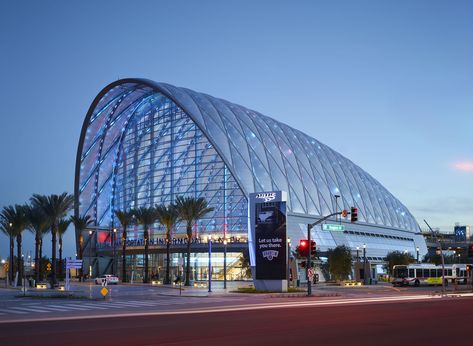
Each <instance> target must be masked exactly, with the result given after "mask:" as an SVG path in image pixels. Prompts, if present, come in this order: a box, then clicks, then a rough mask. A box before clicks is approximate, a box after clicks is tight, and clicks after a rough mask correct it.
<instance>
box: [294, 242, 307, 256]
mask: <svg viewBox="0 0 473 346" xmlns="http://www.w3.org/2000/svg"><path fill="white" fill-rule="evenodd" d="M297 251H298V252H299V255H300V256H301V257H307V255H308V254H309V242H308V241H307V240H305V239H301V240H299V246H298V248H297Z"/></svg>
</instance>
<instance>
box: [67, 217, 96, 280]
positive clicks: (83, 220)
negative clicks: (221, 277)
mask: <svg viewBox="0 0 473 346" xmlns="http://www.w3.org/2000/svg"><path fill="white" fill-rule="evenodd" d="M70 220H71V222H72V223H73V224H74V228H75V229H76V238H78V239H77V240H78V241H79V256H78V257H79V259H80V260H81V259H83V257H84V235H83V234H82V232H84V231H85V230H86V229H87V227H89V225H91V224H92V223H94V220H93V219H92V217H91V216H90V215H85V216H71V218H70ZM82 264H83V263H82ZM83 279H84V269H83V268H82V267H81V268H80V270H79V281H82V280H83Z"/></svg>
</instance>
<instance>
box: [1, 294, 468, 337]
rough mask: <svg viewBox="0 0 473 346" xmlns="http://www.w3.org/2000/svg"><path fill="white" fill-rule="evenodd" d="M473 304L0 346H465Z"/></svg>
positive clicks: (87, 329)
mask: <svg viewBox="0 0 473 346" xmlns="http://www.w3.org/2000/svg"><path fill="white" fill-rule="evenodd" d="M472 312H473V298H442V299H441V298H439V299H435V300H429V301H411V302H409V301H402V302H390V303H370V304H365V303H360V304H352V305H338V306H316V307H314V306H311V307H294V308H277V309H265V310H251V311H226V312H206V313H186V314H170V315H162V316H133V317H115V318H105V319H103V318H102V319H83V320H66V321H61V320H59V321H47V322H44V321H43V322H28V323H9V324H3V325H0V345H5V346H6V345H8V346H10V345H12V346H15V345H30V344H31V345H35V346H39V345H51V346H52V345H61V346H64V345H102V346H105V345H171V344H172V345H176V344H177V345H190V344H192V345H290V344H292V345H293V344H295V343H300V344H305V345H315V344H317V345H319V344H320V345H321V344H325V345H401V344H406V345H416V344H418V345H426V344H430V345H447V344H451V345H453V344H454V345H467V344H471V342H469V340H472V337H471V336H470V334H471V314H472Z"/></svg>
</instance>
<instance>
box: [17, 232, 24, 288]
mask: <svg viewBox="0 0 473 346" xmlns="http://www.w3.org/2000/svg"><path fill="white" fill-rule="evenodd" d="M22 269H23V266H22V258H21V234H18V235H17V236H16V271H17V272H18V282H17V285H18V286H21V284H22V277H23V276H22V272H23V270H22Z"/></svg>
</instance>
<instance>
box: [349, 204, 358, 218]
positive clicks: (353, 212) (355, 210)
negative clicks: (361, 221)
mask: <svg viewBox="0 0 473 346" xmlns="http://www.w3.org/2000/svg"><path fill="white" fill-rule="evenodd" d="M350 215H351V220H350V221H351V222H356V221H358V208H354V207H351V211H350Z"/></svg>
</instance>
